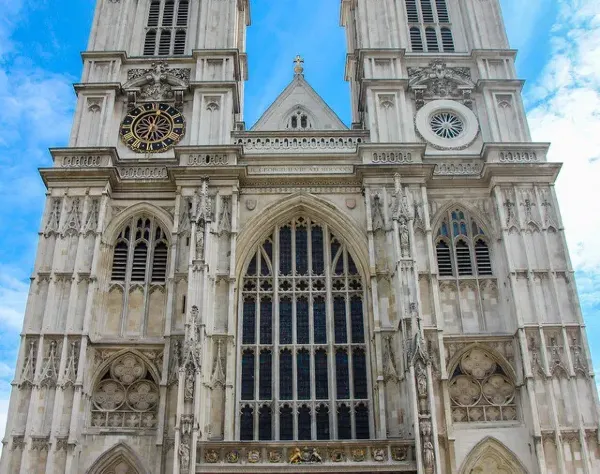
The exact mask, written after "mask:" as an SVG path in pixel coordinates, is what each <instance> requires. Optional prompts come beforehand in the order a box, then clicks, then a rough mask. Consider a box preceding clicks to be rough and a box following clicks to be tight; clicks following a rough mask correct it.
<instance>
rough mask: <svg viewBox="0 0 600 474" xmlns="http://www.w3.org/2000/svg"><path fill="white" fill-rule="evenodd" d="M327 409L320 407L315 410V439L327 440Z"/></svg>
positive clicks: (325, 406) (324, 406) (323, 406)
mask: <svg viewBox="0 0 600 474" xmlns="http://www.w3.org/2000/svg"><path fill="white" fill-rule="evenodd" d="M329 436H330V435H329V408H328V407H327V405H320V406H319V408H317V439H319V440H321V439H329Z"/></svg>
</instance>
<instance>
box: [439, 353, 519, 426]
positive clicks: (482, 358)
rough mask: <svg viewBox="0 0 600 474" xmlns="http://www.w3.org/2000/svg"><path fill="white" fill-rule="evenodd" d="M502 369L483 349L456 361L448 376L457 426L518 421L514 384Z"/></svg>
mask: <svg viewBox="0 0 600 474" xmlns="http://www.w3.org/2000/svg"><path fill="white" fill-rule="evenodd" d="M503 365H504V364H502V363H500V361H499V360H498V359H497V358H496V357H494V355H493V354H492V353H491V352H489V351H487V350H485V349H484V348H482V347H473V348H471V349H470V350H467V351H465V352H464V353H463V354H462V355H461V356H460V357H459V358H458V360H456V361H455V363H454V364H453V365H452V366H451V367H450V370H449V372H448V373H449V374H451V376H450V382H449V384H448V392H449V394H450V405H451V408H452V419H453V420H454V422H456V423H463V422H495V421H515V420H517V418H518V412H517V402H516V398H517V389H516V386H515V381H514V380H513V378H512V376H511V375H510V374H509V372H508V371H507V370H506V369H505V367H503Z"/></svg>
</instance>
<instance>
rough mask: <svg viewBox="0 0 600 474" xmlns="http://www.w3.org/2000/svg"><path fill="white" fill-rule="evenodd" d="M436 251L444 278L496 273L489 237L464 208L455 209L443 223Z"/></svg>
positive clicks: (439, 272) (437, 238)
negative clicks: (493, 270)
mask: <svg viewBox="0 0 600 474" xmlns="http://www.w3.org/2000/svg"><path fill="white" fill-rule="evenodd" d="M435 250H436V256H437V264H438V274H439V276H441V277H452V276H454V277H469V276H475V275H478V276H490V275H492V262H491V257H490V249H489V244H488V238H487V236H486V235H485V233H484V232H483V229H482V228H481V227H480V226H479V224H478V223H477V221H476V220H475V219H473V218H472V217H470V216H469V215H468V213H467V212H466V211H464V210H462V209H451V210H450V211H448V213H447V215H445V216H444V218H443V219H442V222H441V224H440V226H439V229H438V233H437V237H436V242H435Z"/></svg>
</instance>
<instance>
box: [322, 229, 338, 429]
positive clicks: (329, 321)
mask: <svg viewBox="0 0 600 474" xmlns="http://www.w3.org/2000/svg"><path fill="white" fill-rule="evenodd" d="M322 229H323V242H324V249H323V250H324V256H323V259H324V263H325V264H324V271H325V314H326V318H325V320H326V331H327V359H328V364H327V365H328V370H329V374H330V376H329V387H328V392H329V412H330V433H331V437H332V439H337V436H338V433H337V432H338V429H337V404H336V395H335V394H336V386H335V383H336V377H335V366H336V364H335V333H334V328H333V294H332V288H331V266H332V259H333V256H332V255H331V234H330V231H329V226H328V225H323V227H322Z"/></svg>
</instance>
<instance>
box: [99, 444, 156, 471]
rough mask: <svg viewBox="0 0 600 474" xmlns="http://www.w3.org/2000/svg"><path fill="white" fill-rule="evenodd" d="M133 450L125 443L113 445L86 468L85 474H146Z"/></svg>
mask: <svg viewBox="0 0 600 474" xmlns="http://www.w3.org/2000/svg"><path fill="white" fill-rule="evenodd" d="M147 473H148V470H146V469H145V468H144V466H143V465H142V463H141V461H140V460H139V458H138V456H137V455H136V454H135V452H134V451H133V450H132V449H131V448H130V447H129V446H127V445H126V444H125V443H119V444H117V445H116V446H113V447H112V448H111V449H109V450H108V451H106V452H105V453H104V454H103V455H102V456H100V457H99V458H98V459H97V460H96V461H95V462H94V464H93V465H92V467H90V468H89V469H88V470H87V474H147Z"/></svg>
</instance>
